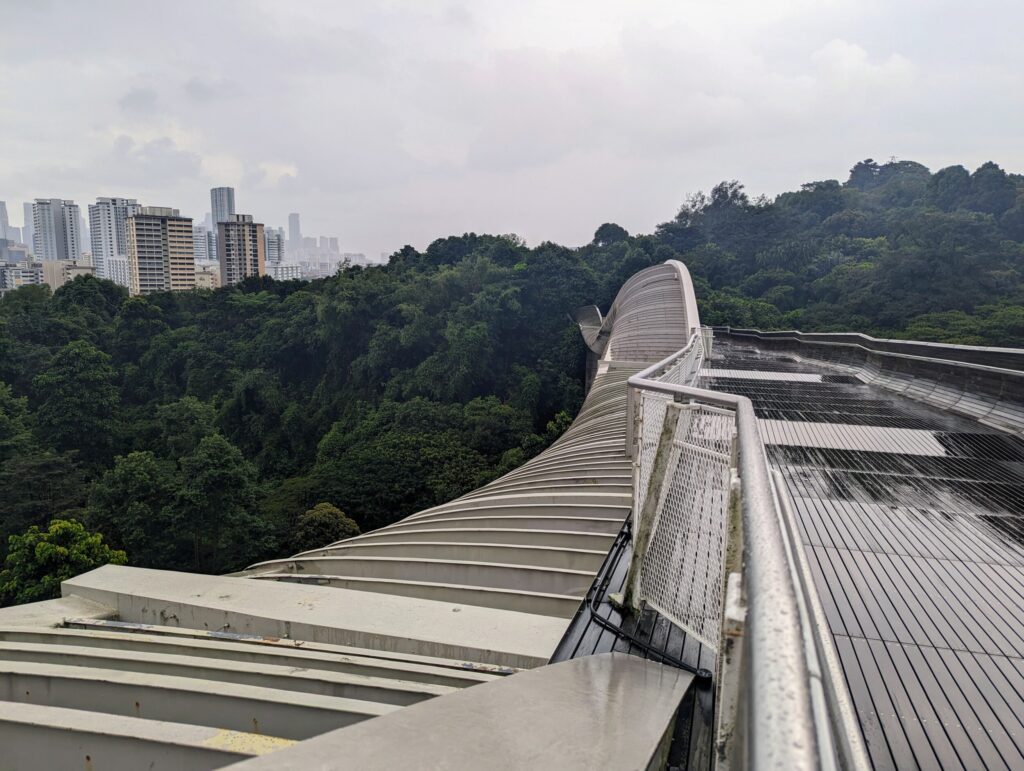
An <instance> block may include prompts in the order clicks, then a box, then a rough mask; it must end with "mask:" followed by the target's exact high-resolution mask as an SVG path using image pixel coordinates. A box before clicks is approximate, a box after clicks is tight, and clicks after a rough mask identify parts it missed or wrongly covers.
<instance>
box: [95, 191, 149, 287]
mask: <svg viewBox="0 0 1024 771" xmlns="http://www.w3.org/2000/svg"><path fill="white" fill-rule="evenodd" d="M141 208H142V207H141V206H139V202H138V201H136V200H135V199H134V198H97V199H96V203H94V204H89V240H90V241H91V244H92V264H93V267H94V268H95V269H96V275H97V276H99V277H100V278H110V275H109V273H108V271H107V263H108V262H109V261H110V260H112V259H113V258H114V257H127V256H128V225H127V220H128V218H129V217H132V216H134V215H135V214H137V213H138V211H139V209H141Z"/></svg>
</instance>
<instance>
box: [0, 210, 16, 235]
mask: <svg viewBox="0 0 1024 771" xmlns="http://www.w3.org/2000/svg"><path fill="white" fill-rule="evenodd" d="M10 227H11V223H10V221H9V220H8V219H7V202H6V201H0V238H10V240H11V241H13V240H14V239H13V238H11V236H9V235H7V231H8V229H9V228H10Z"/></svg>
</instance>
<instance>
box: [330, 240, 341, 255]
mask: <svg viewBox="0 0 1024 771" xmlns="http://www.w3.org/2000/svg"><path fill="white" fill-rule="evenodd" d="M327 251H329V252H331V253H332V254H337V253H338V252H339V251H341V250H340V249H339V248H338V237H337V236H331V237H330V238H328V239H327Z"/></svg>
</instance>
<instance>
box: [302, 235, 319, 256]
mask: <svg viewBox="0 0 1024 771" xmlns="http://www.w3.org/2000/svg"><path fill="white" fill-rule="evenodd" d="M302 248H303V249H308V250H309V251H311V252H315V251H316V237H315V236H303V237H302Z"/></svg>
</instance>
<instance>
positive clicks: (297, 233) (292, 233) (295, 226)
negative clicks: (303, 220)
mask: <svg viewBox="0 0 1024 771" xmlns="http://www.w3.org/2000/svg"><path fill="white" fill-rule="evenodd" d="M288 248H289V249H290V250H291V251H292V252H297V251H299V250H300V249H302V228H301V227H300V226H299V215H298V213H297V212H293V213H291V214H289V215H288Z"/></svg>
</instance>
